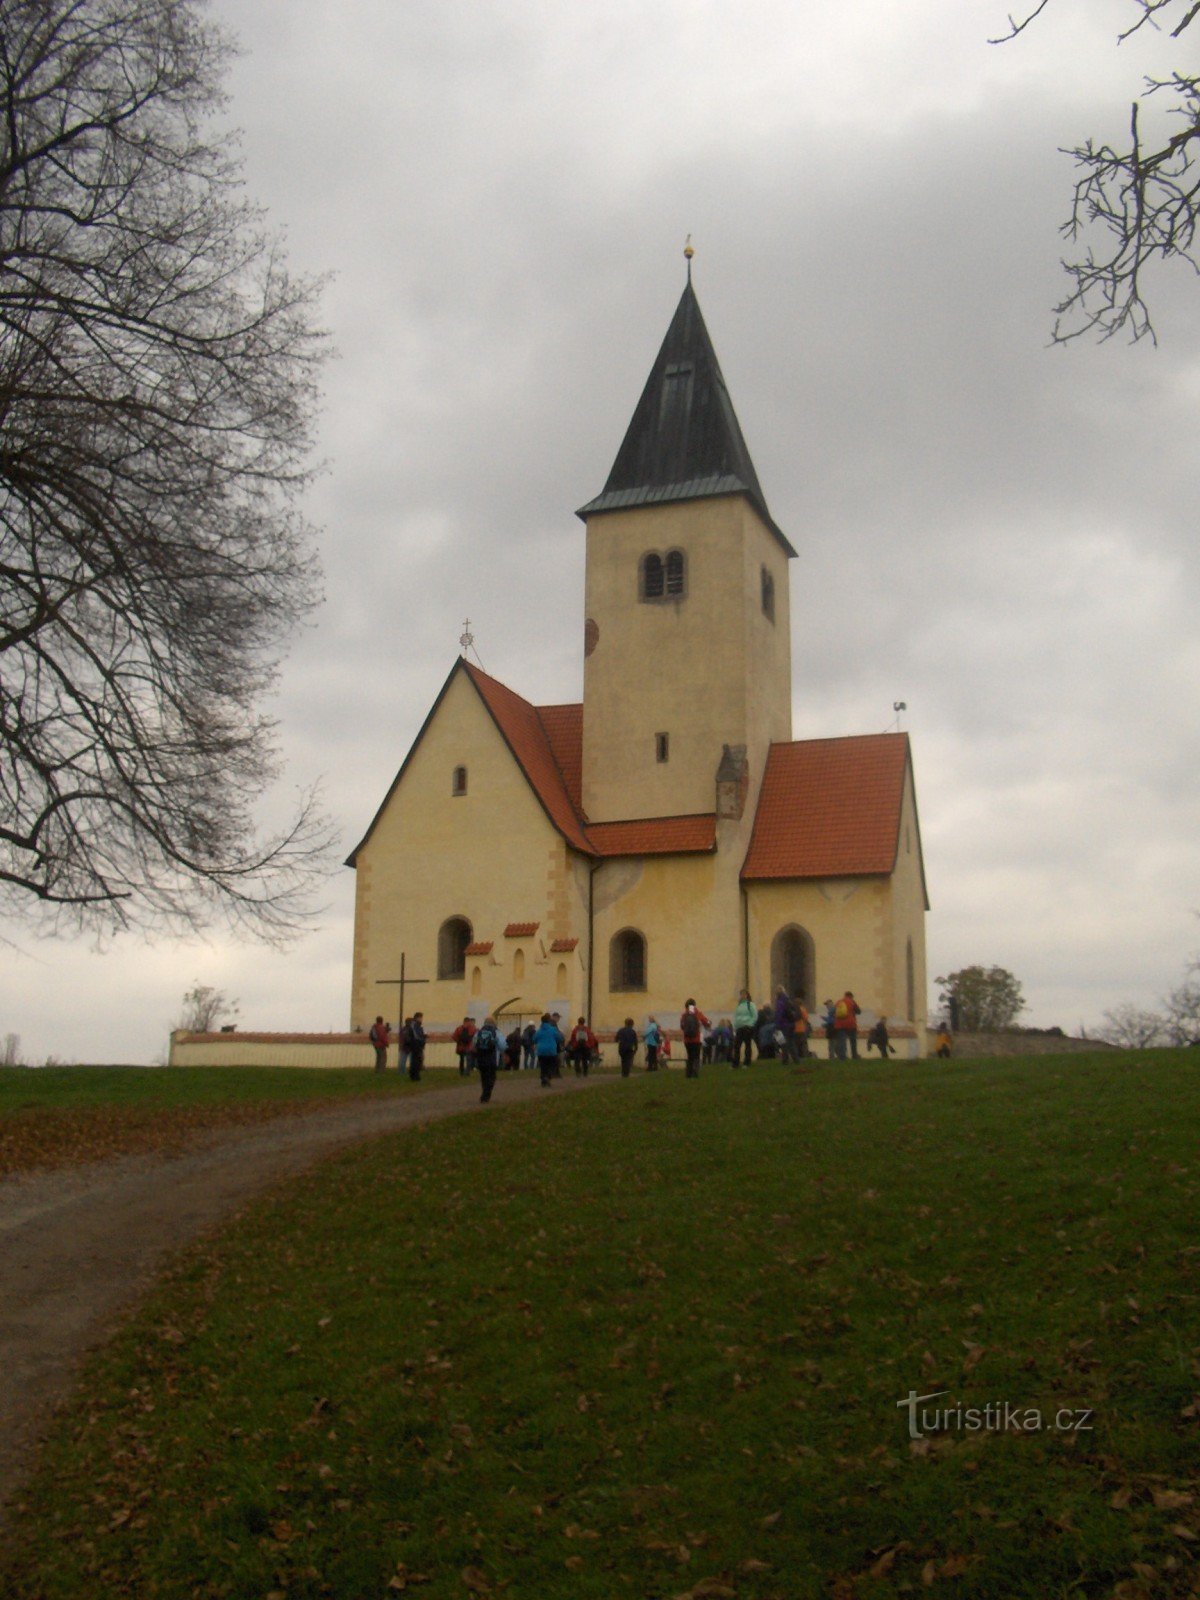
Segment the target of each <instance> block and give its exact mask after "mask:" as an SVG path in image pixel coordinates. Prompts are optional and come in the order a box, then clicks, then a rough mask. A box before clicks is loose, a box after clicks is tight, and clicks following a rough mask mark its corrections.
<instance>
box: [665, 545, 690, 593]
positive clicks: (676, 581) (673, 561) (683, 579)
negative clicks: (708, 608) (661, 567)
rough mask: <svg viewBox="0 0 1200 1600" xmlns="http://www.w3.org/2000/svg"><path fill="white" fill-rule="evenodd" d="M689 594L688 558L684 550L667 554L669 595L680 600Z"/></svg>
mask: <svg viewBox="0 0 1200 1600" xmlns="http://www.w3.org/2000/svg"><path fill="white" fill-rule="evenodd" d="M686 593H687V558H686V557H685V556H684V553H683V551H682V550H669V551H668V552H667V595H668V598H669V597H671V596H674V597H676V598H679V597H681V596H683V595H684V594H686Z"/></svg>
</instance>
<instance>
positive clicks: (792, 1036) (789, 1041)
mask: <svg viewBox="0 0 1200 1600" xmlns="http://www.w3.org/2000/svg"><path fill="white" fill-rule="evenodd" d="M775 1032H776V1033H777V1034H782V1035H783V1044H782V1045H779V1040H778V1039H776V1041H775V1043H776V1044H777V1045H779V1053H780V1055H781V1056H782V1057H783V1059H784V1060H785V1061H794V1060H795V1059H796V1057H795V1049H796V1008H795V1006H794V1005H793V1004H792V997H791V995H790V994H788V992H787V990H786V989H785V988H784V986H783V985H782V984H780V985H779V987H778V988H777V989H776V991H775Z"/></svg>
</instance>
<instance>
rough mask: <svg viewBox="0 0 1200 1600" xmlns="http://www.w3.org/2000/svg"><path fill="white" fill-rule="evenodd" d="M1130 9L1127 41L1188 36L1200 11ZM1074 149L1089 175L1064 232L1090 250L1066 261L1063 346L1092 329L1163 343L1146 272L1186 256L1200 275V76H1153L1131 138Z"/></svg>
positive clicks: (1150, 1) (1170, 0)
mask: <svg viewBox="0 0 1200 1600" xmlns="http://www.w3.org/2000/svg"><path fill="white" fill-rule="evenodd" d="M1049 4H1050V0H1039V3H1038V4H1037V5H1034V6H1031V7H1027V8H1026V9H1025V10H1024V11H1023V12H1022V13H1020V14H1018V15H1016V16H1013V15H1010V16H1009V18H1008V31H1007V32H1006V33H1005V34H1003V35H1002V36H1001V38H999V39H993V40H992V43H993V44H1002V43H1005V42H1006V41H1008V40H1010V39H1014V38H1016V37H1017V35H1018V34H1021V33H1023V32H1024V31H1025V29H1026V28H1028V27H1029V25H1030V24H1031V23H1032V22H1034V21H1035V20H1036V19H1037V18H1038V17H1039V16H1041V14H1042V13H1043V12H1044V11H1045V10H1046V9H1047V7H1048V6H1049ZM1130 6H1131V8H1132V16H1131V21H1130V24H1129V26H1128V27H1127V28H1126V29H1125V30H1124V31H1123V32H1122V33H1121V34H1120V35H1119V39H1120V40H1121V41H1124V40H1126V39H1129V38H1131V37H1132V36H1133V35H1134V34H1135V33H1137V32H1138V31H1139V30H1140V29H1142V28H1146V27H1150V28H1154V29H1155V30H1158V31H1164V32H1166V33H1167V34H1168V35H1169V36H1170V37H1171V38H1172V39H1179V38H1180V37H1181V36H1182V35H1183V34H1184V33H1186V32H1187V30H1188V29H1189V28H1190V27H1191V26H1192V24H1193V23H1194V22H1195V21H1196V19H1197V17H1200V4H1197V3H1196V0H1130ZM1151 119H1153V129H1152V131H1150V132H1149V133H1148V132H1147V129H1146V126H1145V125H1146V123H1147V121H1149V120H1151ZM1064 154H1066V155H1070V156H1073V157H1074V159H1075V162H1076V165H1077V167H1078V169H1079V173H1080V176H1079V177H1078V179H1077V181H1076V184H1075V195H1074V201H1073V204H1072V207H1071V215H1070V217H1069V218H1068V219H1067V221H1066V222H1065V223H1064V224H1063V227H1062V232H1063V234H1064V235H1065V237H1066V238H1067V239H1068V240H1069V241H1070V242H1071V244H1072V245H1076V246H1078V247H1079V250H1080V252H1081V253H1080V254H1079V255H1078V257H1077V258H1076V259H1075V260H1073V261H1064V262H1063V267H1064V268H1065V270H1066V272H1067V273H1068V275H1069V276H1070V278H1071V282H1072V287H1071V292H1070V294H1068V295H1067V296H1066V298H1065V299H1064V300H1063V301H1062V302H1061V303H1060V304H1059V305H1057V306H1056V307H1055V308H1054V310H1055V323H1054V339H1055V342H1056V343H1059V344H1066V343H1069V342H1070V341H1071V340H1072V339H1078V338H1079V337H1080V336H1081V335H1083V334H1088V333H1091V334H1095V335H1096V336H1097V337H1099V338H1100V339H1110V338H1111V337H1112V336H1113V334H1115V333H1119V332H1121V331H1122V330H1125V331H1126V332H1128V334H1129V337H1130V339H1131V340H1134V341H1136V340H1138V339H1142V338H1147V337H1148V338H1149V339H1150V340H1151V342H1152V343H1153V342H1156V341H1155V335H1154V327H1153V324H1152V322H1151V319H1150V311H1149V308H1148V306H1147V304H1146V301H1145V299H1144V297H1143V289H1144V284H1145V272H1146V269H1147V268H1148V267H1149V266H1150V265H1151V264H1152V263H1153V262H1155V261H1167V260H1170V259H1172V258H1177V259H1179V260H1181V261H1186V262H1187V264H1188V265H1189V266H1190V267H1191V268H1192V270H1193V271H1200V257H1198V256H1197V237H1196V225H1197V208H1198V205H1200V76H1198V75H1197V74H1196V73H1195V72H1194V71H1193V70H1185V71H1183V72H1173V73H1171V75H1170V76H1169V77H1167V78H1146V79H1144V80H1143V82H1142V88H1141V94H1140V95H1139V96H1138V98H1136V99H1135V100H1134V101H1133V102H1132V106H1131V109H1130V118H1129V140H1128V144H1126V145H1123V147H1121V148H1114V147H1113V146H1112V145H1110V144H1107V143H1102V144H1096V143H1094V142H1093V141H1092V140H1091V139H1088V140H1087V141H1086V142H1085V143H1083V144H1081V145H1077V146H1076V147H1075V148H1074V149H1071V150H1067V151H1064Z"/></svg>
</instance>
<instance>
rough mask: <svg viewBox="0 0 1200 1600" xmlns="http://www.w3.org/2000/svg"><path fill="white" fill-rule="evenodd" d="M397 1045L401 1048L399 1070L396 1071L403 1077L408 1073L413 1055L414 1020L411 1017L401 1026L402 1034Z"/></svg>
mask: <svg viewBox="0 0 1200 1600" xmlns="http://www.w3.org/2000/svg"><path fill="white" fill-rule="evenodd" d="M396 1043H397V1045H398V1046H399V1049H400V1059H399V1061H398V1063H397V1069H396V1070H397V1071H398V1072H399V1074H400V1076H401V1077H403V1076H404V1074H405V1073H406V1072H407V1071H408V1058H409V1056H411V1055H412V1018H411V1017H405V1019H404V1022H403V1024H402V1025H401V1028H400V1032H399V1034H398V1035H397V1037H396Z"/></svg>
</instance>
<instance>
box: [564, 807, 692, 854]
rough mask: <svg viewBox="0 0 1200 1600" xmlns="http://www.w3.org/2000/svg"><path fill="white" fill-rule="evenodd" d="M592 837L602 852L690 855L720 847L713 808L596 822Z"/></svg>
mask: <svg viewBox="0 0 1200 1600" xmlns="http://www.w3.org/2000/svg"><path fill="white" fill-rule="evenodd" d="M588 838H589V839H590V840H591V841H592V843H593V844H594V845H595V847H596V850H597V853H598V854H600V855H602V856H661V855H687V854H692V853H696V852H700V851H705V850H715V849H716V847H717V817H716V813H715V812H713V811H705V812H701V813H700V814H699V815H697V816H691V817H637V818H634V819H633V820H632V821H630V822H593V823H591V824H589V826H588Z"/></svg>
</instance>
